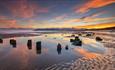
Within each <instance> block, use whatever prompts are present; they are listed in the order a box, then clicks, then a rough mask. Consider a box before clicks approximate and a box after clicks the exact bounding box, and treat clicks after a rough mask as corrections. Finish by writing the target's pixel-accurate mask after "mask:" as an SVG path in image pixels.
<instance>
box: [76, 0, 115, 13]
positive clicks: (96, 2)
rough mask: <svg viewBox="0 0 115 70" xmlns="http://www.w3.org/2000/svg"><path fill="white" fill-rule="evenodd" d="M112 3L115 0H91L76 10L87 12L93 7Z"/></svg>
mask: <svg viewBox="0 0 115 70" xmlns="http://www.w3.org/2000/svg"><path fill="white" fill-rule="evenodd" d="M112 3H115V0H90V1H88V2H87V3H85V4H84V5H82V6H81V7H80V8H79V9H76V10H75V12H77V13H85V12H87V11H89V10H90V9H92V8H100V7H104V6H106V5H109V4H112Z"/></svg>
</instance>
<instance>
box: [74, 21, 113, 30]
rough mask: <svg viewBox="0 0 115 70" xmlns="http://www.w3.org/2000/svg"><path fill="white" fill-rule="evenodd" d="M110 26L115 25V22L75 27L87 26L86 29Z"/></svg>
mask: <svg viewBox="0 0 115 70" xmlns="http://www.w3.org/2000/svg"><path fill="white" fill-rule="evenodd" d="M108 27H115V22H113V23H112V22H111V23H100V24H93V25H84V26H76V27H75V28H86V29H102V28H108Z"/></svg>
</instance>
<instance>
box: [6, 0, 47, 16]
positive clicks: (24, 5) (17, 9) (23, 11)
mask: <svg viewBox="0 0 115 70" xmlns="http://www.w3.org/2000/svg"><path fill="white" fill-rule="evenodd" d="M7 7H8V9H9V10H10V11H11V13H12V14H13V15H14V16H15V17H20V18H31V17H33V16H35V15H36V14H37V13H47V12H48V11H49V10H48V8H44V7H40V6H39V5H38V4H37V3H29V1H28V0H18V1H14V2H10V3H8V5H7Z"/></svg>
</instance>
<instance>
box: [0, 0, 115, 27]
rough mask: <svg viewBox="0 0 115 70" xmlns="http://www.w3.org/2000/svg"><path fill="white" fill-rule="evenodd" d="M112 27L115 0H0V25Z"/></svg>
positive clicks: (114, 21) (114, 24)
mask: <svg viewBox="0 0 115 70" xmlns="http://www.w3.org/2000/svg"><path fill="white" fill-rule="evenodd" d="M113 26H114V27H115V0H0V28H72V27H76V28H106V27H113Z"/></svg>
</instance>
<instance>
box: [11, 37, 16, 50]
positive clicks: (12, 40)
mask: <svg viewBox="0 0 115 70" xmlns="http://www.w3.org/2000/svg"><path fill="white" fill-rule="evenodd" d="M10 44H11V45H12V46H13V48H16V40H14V39H10Z"/></svg>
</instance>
